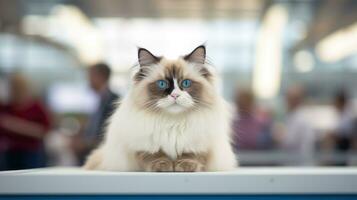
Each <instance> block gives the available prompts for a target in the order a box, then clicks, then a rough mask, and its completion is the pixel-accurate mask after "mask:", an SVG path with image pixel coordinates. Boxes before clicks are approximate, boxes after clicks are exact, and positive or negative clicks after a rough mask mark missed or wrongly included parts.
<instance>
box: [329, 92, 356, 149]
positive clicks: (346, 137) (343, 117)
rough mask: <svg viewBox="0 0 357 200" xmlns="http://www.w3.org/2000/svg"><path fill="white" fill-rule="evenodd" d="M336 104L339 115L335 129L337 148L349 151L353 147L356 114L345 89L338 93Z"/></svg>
mask: <svg viewBox="0 0 357 200" xmlns="http://www.w3.org/2000/svg"><path fill="white" fill-rule="evenodd" d="M334 106H335V109H336V111H337V112H338V116H339V119H338V122H337V127H336V129H335V130H334V131H333V132H334V136H335V138H336V149H337V150H338V151H347V150H349V149H350V147H351V139H352V135H353V132H354V119H355V116H354V113H353V109H352V108H351V105H350V104H349V97H348V93H347V92H346V91H345V90H340V91H338V92H337V93H336V95H335V99H334Z"/></svg>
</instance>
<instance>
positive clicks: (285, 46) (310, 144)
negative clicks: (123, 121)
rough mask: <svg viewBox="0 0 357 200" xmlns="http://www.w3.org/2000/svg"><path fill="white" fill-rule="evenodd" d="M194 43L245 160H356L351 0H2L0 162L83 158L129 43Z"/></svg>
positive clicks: (13, 165) (130, 54)
mask: <svg viewBox="0 0 357 200" xmlns="http://www.w3.org/2000/svg"><path fill="white" fill-rule="evenodd" d="M203 43H205V44H206V46H207V54H208V57H209V60H210V61H211V62H212V63H213V64H214V66H215V67H216V68H217V70H218V71H219V73H220V74H221V76H222V82H221V85H220V91H221V92H222V95H223V96H224V97H225V98H226V99H227V100H228V101H229V102H230V103H232V105H234V110H233V111H232V112H234V113H235V119H234V121H233V123H232V129H233V130H234V143H235V144H234V148H235V150H236V152H237V155H238V157H239V160H240V163H241V165H242V166H321V165H323V166H332V165H338V166H349V165H357V112H356V110H357V99H356V96H357V87H356V86H357V1H353V0H310V1H309V0H284V1H282V0H281V1H279V0H180V1H178V0H177V1H174V0H92V1H86V0H0V169H1V170H6V169H23V168H33V167H43V166H76V165H80V164H82V163H83V160H84V158H85V155H86V154H87V153H88V152H89V151H90V150H91V149H92V148H94V147H95V146H96V145H97V144H98V142H99V141H100V140H101V134H99V133H100V132H101V130H102V125H103V122H104V121H105V119H106V118H107V116H108V115H109V114H110V112H111V111H112V109H113V107H112V106H111V103H112V102H114V101H116V100H117V99H120V98H121V97H122V96H123V95H125V93H126V90H127V86H128V81H129V78H130V71H131V69H132V66H133V65H135V63H136V62H137V52H136V51H137V47H138V46H140V47H145V48H147V49H149V50H151V51H152V52H153V53H154V54H157V55H165V56H167V57H169V58H174V57H177V56H179V55H183V54H187V53H189V52H190V51H191V50H193V48H195V47H196V46H198V45H200V44H203Z"/></svg>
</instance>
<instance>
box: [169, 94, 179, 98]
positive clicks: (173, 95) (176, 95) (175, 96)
mask: <svg viewBox="0 0 357 200" xmlns="http://www.w3.org/2000/svg"><path fill="white" fill-rule="evenodd" d="M170 96H171V97H172V98H174V99H177V97H179V96H180V95H179V94H177V93H172V94H170Z"/></svg>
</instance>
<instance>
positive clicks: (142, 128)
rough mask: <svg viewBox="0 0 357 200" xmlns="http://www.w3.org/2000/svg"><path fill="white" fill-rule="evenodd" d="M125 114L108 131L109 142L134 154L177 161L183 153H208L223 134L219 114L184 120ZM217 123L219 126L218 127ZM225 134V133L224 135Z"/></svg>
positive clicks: (114, 120)
mask: <svg viewBox="0 0 357 200" xmlns="http://www.w3.org/2000/svg"><path fill="white" fill-rule="evenodd" d="M124 112H125V111H124V110H122V113H121V115H120V117H118V118H115V116H114V119H113V121H112V124H113V126H111V127H109V130H108V131H109V135H108V136H109V137H110V141H112V142H114V141H116V142H118V143H120V144H121V145H124V146H126V147H127V148H128V150H130V151H132V152H137V151H146V152H152V153H154V152H157V151H159V150H161V151H163V152H165V153H166V154H167V155H168V156H170V157H172V158H173V159H175V158H176V157H177V156H178V155H180V154H182V153H184V152H197V153H202V152H203V153H205V152H207V151H208V149H209V147H210V144H211V141H212V139H214V138H215V137H214V135H215V134H217V133H219V132H222V127H219V126H218V125H217V124H220V123H219V121H220V120H219V114H218V115H217V114H216V115H215V114H214V113H208V114H207V113H197V114H190V115H187V116H185V117H183V118H168V117H157V116H147V115H143V114H140V113H135V112H126V114H125V115H124ZM217 122H218V123H217ZM221 134H222V133H221Z"/></svg>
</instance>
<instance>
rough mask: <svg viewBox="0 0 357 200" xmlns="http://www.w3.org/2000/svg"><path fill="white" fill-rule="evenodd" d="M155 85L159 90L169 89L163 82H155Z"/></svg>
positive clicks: (167, 84) (165, 82)
mask: <svg viewBox="0 0 357 200" xmlns="http://www.w3.org/2000/svg"><path fill="white" fill-rule="evenodd" d="M156 85H157V87H158V88H159V89H160V90H165V89H166V88H168V87H169V83H167V81H165V80H158V81H156Z"/></svg>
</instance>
